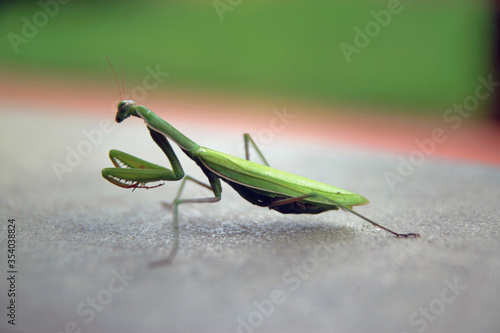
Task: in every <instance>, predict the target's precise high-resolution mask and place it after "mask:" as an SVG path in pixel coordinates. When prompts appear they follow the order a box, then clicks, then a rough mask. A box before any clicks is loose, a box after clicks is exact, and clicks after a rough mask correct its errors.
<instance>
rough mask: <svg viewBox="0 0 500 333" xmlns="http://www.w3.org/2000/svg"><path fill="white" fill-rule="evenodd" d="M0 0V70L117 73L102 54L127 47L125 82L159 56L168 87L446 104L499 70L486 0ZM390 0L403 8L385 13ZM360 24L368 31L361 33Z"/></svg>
mask: <svg viewBox="0 0 500 333" xmlns="http://www.w3.org/2000/svg"><path fill="white" fill-rule="evenodd" d="M61 2H66V1H62V0H61ZM398 3H399V5H397V4H398ZM42 4H43V5H42ZM0 6H1V7H0V8H1V9H0V10H1V13H0V34H1V36H2V40H1V44H0V75H1V73H2V71H9V72H10V73H12V72H19V73H21V72H22V73H42V74H43V75H54V76H57V77H61V79H64V77H71V78H75V77H77V78H78V77H82V78H83V77H85V78H89V77H91V78H95V79H97V80H103V81H109V82H110V83H111V84H114V79H113V78H112V77H111V74H110V69H109V65H108V64H107V62H106V60H105V55H108V56H109V57H110V58H111V60H112V61H113V63H114V64H115V69H116V70H117V72H120V68H119V61H120V60H119V59H120V58H121V57H122V56H123V65H124V68H125V72H126V74H127V82H128V83H129V84H132V83H133V82H140V79H141V78H142V77H144V74H145V68H146V67H147V66H150V67H155V66H157V65H159V66H160V68H161V69H162V70H164V71H167V72H169V73H170V76H169V77H168V79H166V80H165V81H164V82H163V83H162V87H164V88H165V89H168V88H169V87H175V88H179V89H189V90H191V91H217V92H221V91H222V92H224V93H226V92H227V93H238V94H247V95H251V96H252V97H262V98H269V97H271V98H273V97H280V98H282V97H285V98H286V97H287V96H290V97H292V96H293V98H299V99H303V100H314V101H320V102H322V103H323V102H326V103H332V104H335V103H340V104H347V105H369V106H375V107H376V108H381V109H392V110H403V109H404V110H407V109H413V110H418V111H419V112H429V113H431V112H436V114H439V115H441V114H442V113H443V110H444V109H446V108H449V107H451V106H452V105H453V104H454V103H457V102H462V101H463V99H464V97H466V96H468V95H471V94H472V93H474V90H475V88H476V86H477V85H478V83H477V77H478V76H480V75H483V76H487V75H489V73H491V71H492V69H491V63H492V49H493V45H492V39H493V37H492V31H493V12H494V11H493V10H492V7H493V2H491V3H490V2H489V1H481V0H472V1H467V0H452V1H445V0H442V1H424V0H421V1H410V0H404V1H400V2H399V1H397V0H380V1H378V0H370V1H367V0H336V1H306V0H286V1H285V0H283V1H281V0H275V1H237V0H232V1H229V0H220V1H218V0H217V1H201V0H199V1H197V0H191V1H174V0H172V1H147V2H141V1H126V2H125V1H122V2H118V1H107V2H99V1H78V0H73V1H69V2H67V3H65V4H63V3H60V2H58V1H56V0H41V1H8V2H2V4H1V5H0ZM391 6H394V7H391ZM388 7H391V8H393V9H394V8H396V9H394V11H398V13H397V14H396V13H393V14H390V17H387V16H384V13H385V14H387V13H390V11H389V9H388ZM373 11H374V12H375V13H377V14H376V15H374V14H373ZM381 11H382V12H381ZM376 16H378V17H379V21H377V19H376ZM380 20H382V21H380ZM27 22H29V23H27ZM381 22H382V23H381ZM30 24H32V25H33V26H34V29H33V27H31V28H30V27H29V25H30ZM384 25H385V26H384ZM358 28H359V29H360V30H361V31H363V33H366V29H367V28H368V29H369V30H368V34H371V35H372V37H370V36H368V37H366V36H365V37H360V36H359V31H360V30H356V29H358ZM370 29H371V30H370ZM356 42H358V44H356ZM342 43H344V44H342ZM347 44H349V45H350V46H352V47H357V46H360V47H357V51H356V52H354V53H352V54H350V55H349V56H346V54H345V52H344V51H343V50H342V47H341V46H342V45H344V48H345V45H347ZM364 44H366V45H364ZM352 50H353V49H352V48H351V51H352ZM134 80H136V81H134ZM487 106H488V103H485V105H484V106H483V108H484V107H487Z"/></svg>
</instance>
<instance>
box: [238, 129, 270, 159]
mask: <svg viewBox="0 0 500 333" xmlns="http://www.w3.org/2000/svg"><path fill="white" fill-rule="evenodd" d="M243 140H244V141H245V158H246V159H247V160H248V161H250V151H249V143H251V144H252V146H253V148H254V149H255V151H256V152H257V154H258V155H259V157H260V159H261V160H262V162H264V164H265V165H267V166H269V163H268V162H267V160H266V158H265V157H264V154H262V152H261V151H260V149H259V147H257V144H256V143H255V141H254V140H253V139H252V137H251V136H250V134H248V133H245V134H243Z"/></svg>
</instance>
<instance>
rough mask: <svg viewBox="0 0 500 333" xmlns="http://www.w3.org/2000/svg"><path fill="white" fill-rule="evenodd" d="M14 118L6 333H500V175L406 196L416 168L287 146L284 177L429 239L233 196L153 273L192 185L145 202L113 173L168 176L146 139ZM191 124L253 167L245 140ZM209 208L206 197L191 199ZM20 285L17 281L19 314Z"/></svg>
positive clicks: (193, 133) (466, 175) (421, 171)
mask: <svg viewBox="0 0 500 333" xmlns="http://www.w3.org/2000/svg"><path fill="white" fill-rule="evenodd" d="M83 107H84V106H83V105H82V108H83ZM0 112H1V113H0V117H1V121H0V127H1V132H0V133H1V134H0V135H1V139H2V140H1V141H0V145H1V156H2V157H1V160H2V162H1V165H2V173H1V176H0V197H1V201H0V204H1V212H0V214H1V226H2V236H1V237H2V238H1V241H0V249H1V251H0V253H2V255H0V258H2V259H0V262H1V264H0V266H1V267H2V271H3V276H4V277H5V276H6V275H7V273H6V272H7V267H6V262H7V238H6V234H7V220H8V219H12V218H14V219H15V220H16V225H17V234H16V237H17V241H18V242H17V248H16V254H17V257H16V265H17V266H16V268H17V270H18V274H17V284H16V288H17V292H18V293H17V298H16V302H17V309H16V315H17V317H16V324H17V325H16V326H15V327H13V326H12V325H8V324H7V321H6V315H5V314H4V313H2V314H1V318H2V319H1V331H2V332H65V331H67V332H197V331H198V332H200V331H203V332H498V331H500V317H499V316H498V314H499V313H500V300H499V297H498V295H499V294H500V260H499V253H500V251H499V250H500V242H499V241H500V234H499V224H500V208H499V203H498V202H499V198H500V169H499V168H498V167H491V166H482V165H479V164H477V165H475V164H472V163H469V164H466V163H459V162H456V161H446V160H434V159H432V158H427V159H426V160H425V162H424V163H423V164H422V165H420V166H418V167H417V168H416V169H415V171H414V172H413V173H412V174H411V175H409V176H408V177H406V178H405V181H404V182H402V183H398V184H396V185H395V188H394V191H393V190H392V189H391V188H390V186H389V185H388V183H387V181H386V179H385V177H384V174H385V173H386V172H388V171H389V172H396V173H397V169H398V166H399V163H400V161H399V159H398V157H399V156H398V155H393V154H387V153H380V152H377V151H367V150H363V149H360V148H355V147H348V146H341V145H337V144H335V143H326V142H325V143H323V144H318V143H316V144H313V143H312V142H307V140H306V141H304V140H301V141H299V139H298V138H297V140H296V141H293V140H290V139H287V140H282V139H280V138H281V135H283V137H286V135H287V133H281V134H280V135H276V137H275V140H274V141H273V142H272V144H268V145H266V146H265V150H264V152H265V154H266V156H267V157H268V159H269V161H270V163H271V165H272V166H274V167H276V168H280V169H283V170H286V171H290V172H294V173H297V174H300V175H303V176H307V177H310V178H312V179H316V180H320V181H323V182H325V183H329V184H332V185H335V186H338V187H341V188H345V189H347V190H351V191H354V192H357V193H360V194H362V195H364V196H366V197H367V198H368V199H370V201H371V204H370V205H368V206H364V207H359V208H358V209H357V210H358V211H359V212H361V213H362V214H366V215H367V216H369V217H371V218H373V219H374V220H376V221H379V222H380V223H382V224H384V225H385V226H387V227H390V228H393V229H394V230H397V231H400V232H418V233H421V234H422V238H420V239H397V238H395V237H392V236H391V235H389V234H387V233H385V232H383V231H382V230H377V229H375V228H374V227H372V226H371V225H367V224H366V223H364V222H363V221H362V220H360V219H359V218H357V217H355V216H353V215H350V214H348V213H345V212H327V213H323V214H319V215H316V216H312V215H298V216H285V215H281V214H279V213H277V212H274V211H270V210H268V209H263V208H258V207H255V206H252V205H250V204H247V203H246V202H245V201H244V200H243V199H241V198H240V197H239V196H238V195H237V194H236V193H235V192H234V191H233V190H232V189H231V188H230V187H228V186H225V187H224V192H223V200H222V201H221V202H220V203H217V204H210V205H209V204H204V205H203V204H198V205H189V206H187V205H186V206H184V207H181V210H180V212H181V239H180V241H181V245H180V250H179V254H178V256H177V257H176V259H175V261H174V263H173V264H172V265H171V266H167V267H162V268H156V269H150V268H149V266H148V264H149V263H150V262H152V261H154V260H158V259H162V258H164V256H165V255H166V254H168V252H169V249H170V244H171V236H170V230H171V229H170V223H171V221H172V216H171V211H170V210H169V209H168V208H166V207H164V206H163V205H162V202H164V201H166V202H169V201H171V200H172V199H173V197H174V195H175V193H176V191H177V188H178V186H179V184H178V183H168V184H166V185H165V186H163V187H160V188H158V189H154V190H148V191H146V190H136V191H134V192H131V191H130V190H124V189H121V188H118V187H116V186H112V185H111V184H110V183H108V182H106V181H105V180H104V179H102V178H101V176H100V170H101V169H102V168H104V167H108V166H111V162H110V161H109V159H108V158H107V152H108V150H109V149H111V148H116V149H121V150H124V151H126V152H129V153H131V154H134V155H136V156H139V157H142V158H145V159H147V160H150V161H152V162H155V163H158V164H162V165H166V163H167V160H166V158H165V157H164V156H162V153H161V152H160V151H159V149H158V148H157V147H156V146H155V145H154V143H153V142H152V140H151V139H150V138H149V137H148V133H147V131H146V130H145V128H144V125H143V124H142V123H141V122H140V121H139V120H137V119H134V121H128V122H125V123H123V124H120V125H117V126H115V127H113V128H112V129H111V130H110V131H109V132H108V133H103V136H102V140H100V137H99V135H98V134H96V132H95V131H94V130H99V128H100V127H99V123H100V121H101V119H100V118H97V117H94V118H76V117H75V116H74V115H72V116H70V115H64V114H61V113H59V114H46V113H34V111H32V110H24V109H20V108H18V107H16V106H15V105H5V104H4V105H2V107H1V110H0ZM111 117H112V116H110V118H109V119H111ZM174 126H176V127H177V128H179V129H181V130H182V131H183V132H184V133H185V134H186V135H188V136H190V137H191V138H192V139H193V140H195V141H197V142H199V143H200V144H203V145H206V146H208V147H211V148H214V149H218V150H221V151H224V152H227V153H231V154H235V155H238V154H242V149H241V148H242V144H241V140H242V138H241V130H240V129H231V130H227V131H223V130H221V129H220V128H215V127H212V126H207V124H199V123H197V124H196V123H195V124H190V123H188V122H185V123H176V124H174ZM83 130H85V131H87V133H94V134H95V136H94V137H93V138H94V141H95V143H91V142H90V141H88V139H86V137H85V134H84V133H83V132H82V131H83ZM289 137H290V136H288V138H289ZM85 141H88V142H90V143H84V142H85ZM78 147H79V149H85V148H87V150H86V151H85V150H84V152H85V155H86V156H80V157H81V161H79V160H78V158H76V157H73V160H72V163H73V166H71V167H69V169H71V172H66V173H64V174H62V176H61V177H62V180H61V181H60V180H59V179H58V178H57V176H56V173H55V172H54V170H53V164H54V162H58V163H60V164H61V165H64V164H66V166H68V165H67V163H66V162H65V159H66V158H67V157H68V154H69V151H70V150H72V149H73V150H76V149H78ZM181 162H182V163H183V165H184V166H185V167H186V171H187V172H188V173H189V174H192V175H194V176H199V178H203V177H202V175H201V173H200V171H199V170H198V169H197V168H196V166H195V165H194V163H192V162H191V161H190V160H188V159H187V158H185V157H184V156H181ZM207 194H208V193H207V192H206V191H205V190H200V189H197V188H196V187H194V186H188V188H187V189H186V193H185V196H186V197H192V196H194V197H196V196H203V195H207ZM8 288H9V286H8V283H7V282H6V279H5V278H2V282H1V283H0V295H1V296H0V307H1V309H2V312H6V306H7V302H8V298H7V296H6V295H7V289H8Z"/></svg>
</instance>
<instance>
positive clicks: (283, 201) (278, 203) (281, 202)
mask: <svg viewBox="0 0 500 333" xmlns="http://www.w3.org/2000/svg"><path fill="white" fill-rule="evenodd" d="M312 197H321V198H323V199H325V200H327V201H329V202H331V203H332V204H333V205H335V206H338V207H340V208H341V209H342V210H344V211H346V212H350V213H352V214H354V215H356V216H358V217H360V218H362V219H363V220H365V221H367V222H369V223H371V224H373V225H374V226H376V227H378V228H380V229H383V230H385V231H387V232H390V233H391V234H393V235H395V236H396V237H415V238H418V237H420V234H417V233H409V234H400V233H397V232H395V231H392V230H391V229H388V228H386V227H384V226H382V225H380V224H378V223H377V222H374V221H373V220H371V219H369V218H367V217H366V216H363V215H361V214H360V213H358V212H356V211H355V210H353V209H352V208H350V207H347V206H344V205H341V204H339V203H337V202H336V201H335V200H332V199H330V198H327V197H325V196H324V195H321V194H319V193H309V194H305V195H301V196H298V197H293V198H286V199H281V200H276V201H274V202H272V203H271V204H269V205H268V207H276V206H281V205H287V204H290V203H293V202H298V201H302V200H304V199H307V198H312Z"/></svg>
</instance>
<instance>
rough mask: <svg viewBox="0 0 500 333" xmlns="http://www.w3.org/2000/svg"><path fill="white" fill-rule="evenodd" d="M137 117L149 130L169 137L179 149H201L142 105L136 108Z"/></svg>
mask: <svg viewBox="0 0 500 333" xmlns="http://www.w3.org/2000/svg"><path fill="white" fill-rule="evenodd" d="M135 111H136V113H137V116H138V117H140V118H142V119H144V121H145V122H146V125H148V127H149V128H151V129H153V130H155V131H157V132H159V133H161V134H163V135H165V136H167V137H168V138H170V139H171V140H173V141H174V142H175V143H176V144H177V145H178V146H179V147H181V148H182V149H183V150H187V151H195V150H197V149H199V148H200V146H199V145H198V144H196V143H195V142H193V141H192V140H191V139H189V138H188V137H186V136H185V135H184V134H182V133H181V132H179V131H178V130H177V129H175V128H174V127H173V126H172V125H170V124H169V123H167V122H166V121H165V120H163V119H161V118H160V117H158V116H157V115H156V114H155V113H154V112H153V111H151V110H149V109H148V108H147V107H145V106H142V105H137V107H136V110H135Z"/></svg>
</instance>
